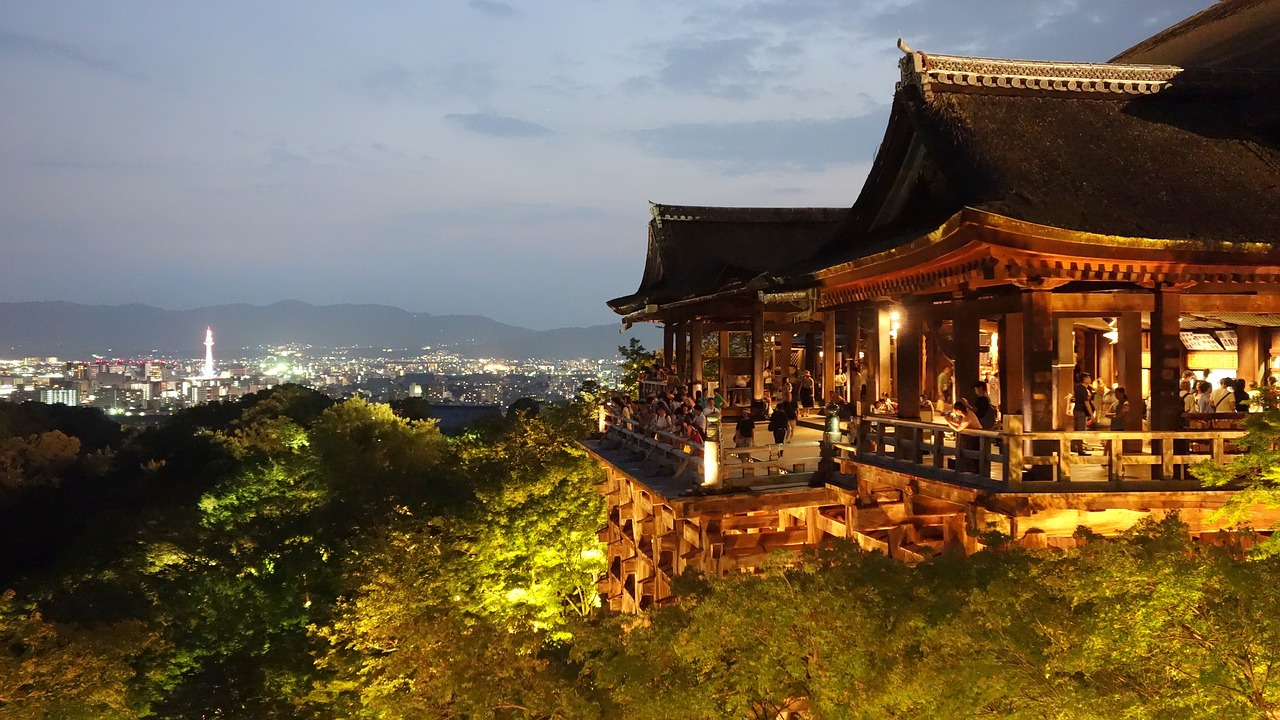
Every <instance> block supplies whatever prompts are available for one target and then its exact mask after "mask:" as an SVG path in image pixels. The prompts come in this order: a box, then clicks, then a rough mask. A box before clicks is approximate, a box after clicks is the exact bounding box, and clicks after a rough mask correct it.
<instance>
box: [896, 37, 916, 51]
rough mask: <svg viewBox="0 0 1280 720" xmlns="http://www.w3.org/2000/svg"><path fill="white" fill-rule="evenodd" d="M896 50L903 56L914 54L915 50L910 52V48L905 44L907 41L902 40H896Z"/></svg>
mask: <svg viewBox="0 0 1280 720" xmlns="http://www.w3.org/2000/svg"><path fill="white" fill-rule="evenodd" d="M898 49H899V50H901V51H902V54H903V55H910V54H911V53H913V52H915V50H912V49H911V46H910V45H908V44H907V41H906V40H903V39H902V38H898Z"/></svg>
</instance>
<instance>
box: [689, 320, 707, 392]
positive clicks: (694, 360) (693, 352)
mask: <svg viewBox="0 0 1280 720" xmlns="http://www.w3.org/2000/svg"><path fill="white" fill-rule="evenodd" d="M689 361H690V362H689V364H690V371H689V387H690V392H692V391H693V387H694V386H695V385H696V386H699V387H701V385H702V321H701V320H694V321H692V322H690V323H689ZM703 392H704V393H705V392H706V390H705V388H704V389H703Z"/></svg>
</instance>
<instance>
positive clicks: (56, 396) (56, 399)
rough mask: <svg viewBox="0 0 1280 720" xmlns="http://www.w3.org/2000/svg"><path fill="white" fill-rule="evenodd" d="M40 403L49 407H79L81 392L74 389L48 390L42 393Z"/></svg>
mask: <svg viewBox="0 0 1280 720" xmlns="http://www.w3.org/2000/svg"><path fill="white" fill-rule="evenodd" d="M40 402H42V403H45V404H48V405H53V404H56V403H62V404H63V405H72V406H74V405H79V404H80V391H79V390H76V389H74V388H46V389H44V390H41V391H40Z"/></svg>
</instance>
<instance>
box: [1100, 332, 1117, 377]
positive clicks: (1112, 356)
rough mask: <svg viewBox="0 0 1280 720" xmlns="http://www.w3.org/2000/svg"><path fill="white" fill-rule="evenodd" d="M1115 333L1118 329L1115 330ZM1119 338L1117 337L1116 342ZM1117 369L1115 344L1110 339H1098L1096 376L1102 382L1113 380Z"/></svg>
mask: <svg viewBox="0 0 1280 720" xmlns="http://www.w3.org/2000/svg"><path fill="white" fill-rule="evenodd" d="M1116 332H1117V334H1118V333H1119V330H1117V331H1116ZM1118 341H1119V340H1118V339H1117V342H1118ZM1118 373H1119V370H1118V369H1117V367H1116V346H1115V344H1114V343H1112V342H1111V341H1110V340H1108V339H1105V338H1101V339H1099V340H1098V377H1100V378H1102V380H1103V381H1104V382H1107V383H1112V382H1115V378H1116V376H1117V374H1118Z"/></svg>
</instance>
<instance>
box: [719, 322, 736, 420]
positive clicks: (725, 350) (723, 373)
mask: <svg viewBox="0 0 1280 720" xmlns="http://www.w3.org/2000/svg"><path fill="white" fill-rule="evenodd" d="M716 352H717V353H719V356H720V379H719V380H718V381H717V384H716V388H717V389H718V390H720V394H721V395H724V399H725V401H726V402H728V400H729V396H728V394H727V393H728V392H729V391H728V389H727V388H731V387H733V383H732V382H730V380H729V375H730V373H729V371H728V370H727V369H726V368H727V367H728V365H729V331H728V330H721V331H720V347H719V348H718V349H717V350H716Z"/></svg>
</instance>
